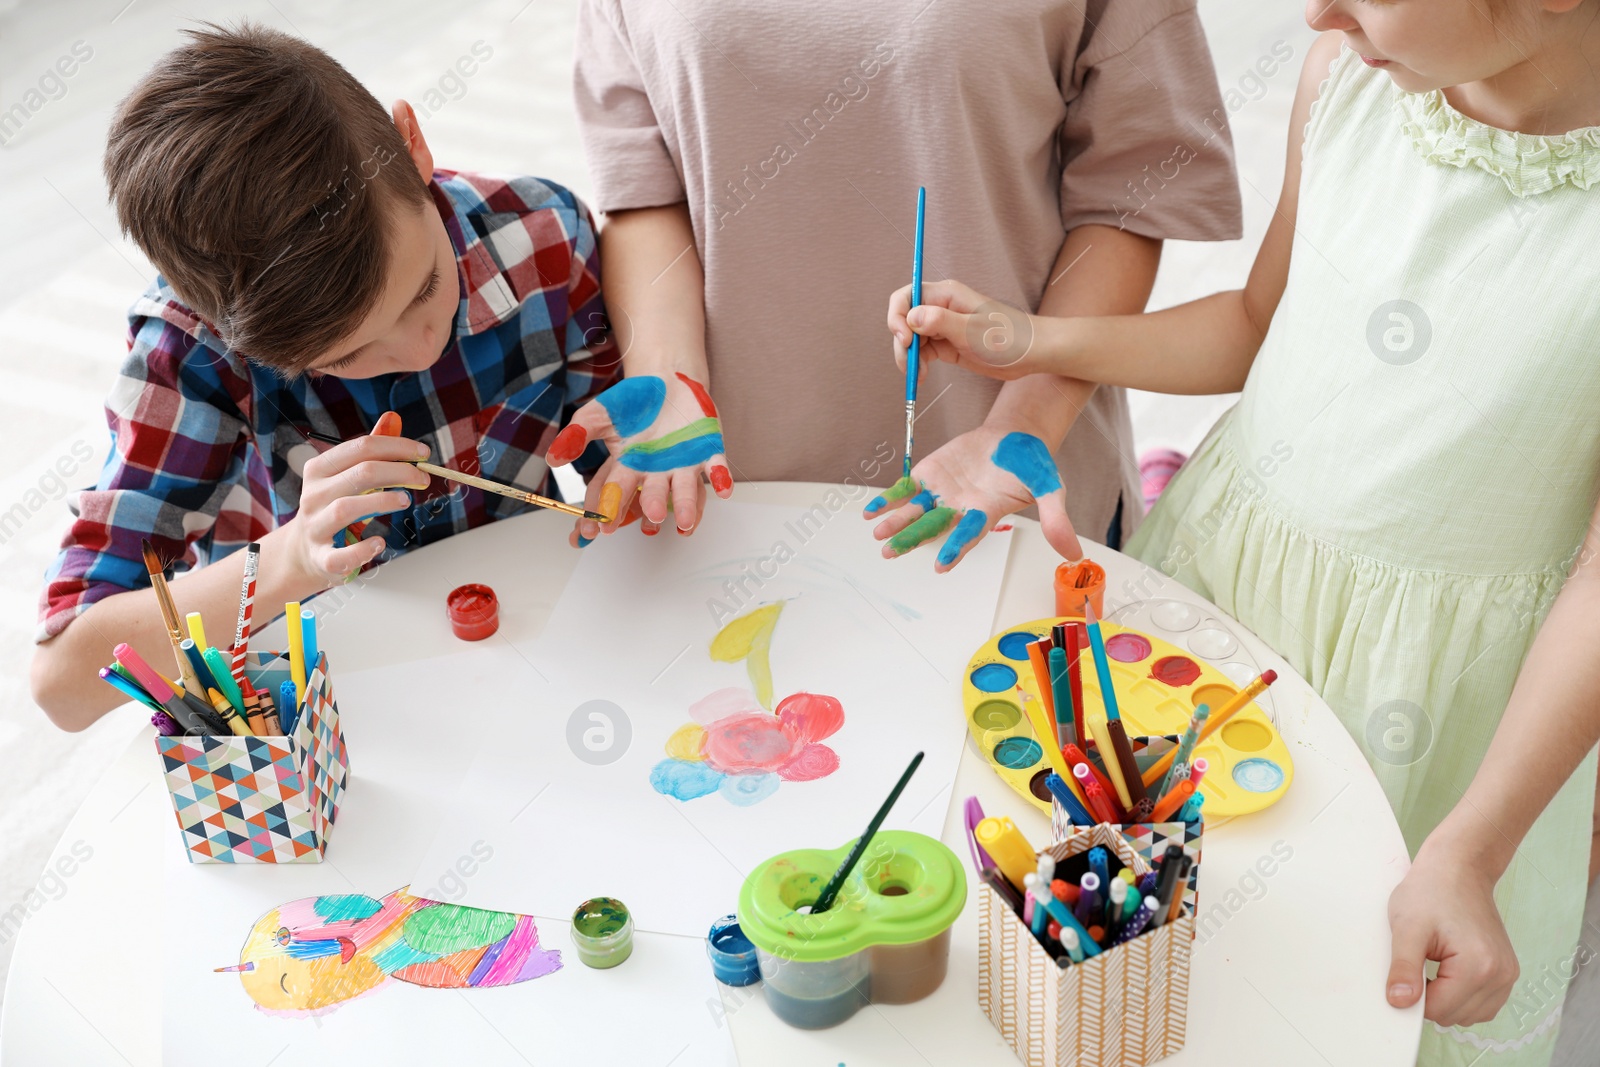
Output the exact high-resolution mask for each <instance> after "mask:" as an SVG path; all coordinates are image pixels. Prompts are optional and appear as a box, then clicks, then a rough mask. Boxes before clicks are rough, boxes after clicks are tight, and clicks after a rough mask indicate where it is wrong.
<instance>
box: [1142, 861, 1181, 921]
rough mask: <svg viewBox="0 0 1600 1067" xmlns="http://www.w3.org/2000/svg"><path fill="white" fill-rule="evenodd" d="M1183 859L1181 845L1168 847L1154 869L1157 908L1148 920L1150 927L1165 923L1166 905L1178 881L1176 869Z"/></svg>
mask: <svg viewBox="0 0 1600 1067" xmlns="http://www.w3.org/2000/svg"><path fill="white" fill-rule="evenodd" d="M1183 857H1184V851H1183V846H1182V845H1168V846H1167V851H1166V852H1165V853H1164V854H1163V855H1162V857H1161V865H1160V866H1159V867H1157V868H1156V888H1155V895H1156V899H1157V901H1159V906H1158V907H1157V908H1156V909H1155V915H1154V917H1152V918H1151V920H1150V925H1151V926H1160V925H1161V924H1162V923H1164V922H1166V921H1167V903H1168V902H1169V901H1170V900H1171V899H1172V893H1173V886H1174V885H1175V884H1176V883H1177V881H1178V873H1179V872H1178V868H1179V866H1180V865H1181V864H1182V862H1183Z"/></svg>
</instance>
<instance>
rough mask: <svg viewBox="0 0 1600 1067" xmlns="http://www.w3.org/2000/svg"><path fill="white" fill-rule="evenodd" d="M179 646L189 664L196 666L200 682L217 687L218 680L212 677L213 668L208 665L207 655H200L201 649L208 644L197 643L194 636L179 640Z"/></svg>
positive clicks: (205, 685)
mask: <svg viewBox="0 0 1600 1067" xmlns="http://www.w3.org/2000/svg"><path fill="white" fill-rule="evenodd" d="M178 647H179V648H180V649H181V650H182V651H183V655H184V658H185V659H187V660H188V661H189V666H190V667H193V668H194V673H195V676H196V677H198V678H199V679H200V684H201V685H202V686H204V687H205V688H207V689H215V688H217V680H216V679H215V678H214V677H212V674H211V668H210V667H208V666H207V665H206V661H205V657H204V656H202V655H200V650H201V649H202V648H204V647H206V646H204V645H196V644H195V641H194V638H192V637H185V638H184V639H183V640H182V641H179V642H178Z"/></svg>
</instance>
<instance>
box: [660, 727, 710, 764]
mask: <svg viewBox="0 0 1600 1067" xmlns="http://www.w3.org/2000/svg"><path fill="white" fill-rule="evenodd" d="M705 743H706V731H705V727H703V726H701V725H700V724H699V723H697V722H686V723H684V724H683V725H682V726H680V727H678V728H677V729H676V730H674V731H672V736H671V737H669V738H667V755H669V756H671V757H672V758H673V759H681V760H690V761H700V760H703V759H705V758H706V754H705V753H704V752H702V751H701V747H702V746H703V745H704V744H705Z"/></svg>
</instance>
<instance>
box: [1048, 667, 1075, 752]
mask: <svg viewBox="0 0 1600 1067" xmlns="http://www.w3.org/2000/svg"><path fill="white" fill-rule="evenodd" d="M1050 693H1051V698H1052V699H1053V701H1054V702H1055V714H1056V736H1057V737H1059V738H1060V740H1061V744H1063V745H1067V744H1073V743H1075V742H1076V741H1077V740H1078V736H1077V734H1075V733H1074V732H1073V730H1074V727H1073V723H1074V721H1076V716H1075V715H1074V714H1073V712H1074V710H1075V709H1074V708H1073V706H1072V684H1071V683H1070V682H1069V681H1068V680H1067V652H1066V649H1062V648H1052V649H1051V650H1050Z"/></svg>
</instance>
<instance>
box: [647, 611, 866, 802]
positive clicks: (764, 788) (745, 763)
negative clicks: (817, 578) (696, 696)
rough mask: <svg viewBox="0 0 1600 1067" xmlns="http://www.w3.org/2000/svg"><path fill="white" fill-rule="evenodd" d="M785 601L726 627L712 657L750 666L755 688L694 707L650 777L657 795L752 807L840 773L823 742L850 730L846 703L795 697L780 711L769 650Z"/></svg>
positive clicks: (717, 695)
mask: <svg viewBox="0 0 1600 1067" xmlns="http://www.w3.org/2000/svg"><path fill="white" fill-rule="evenodd" d="M784 603H785V602H784V601H781V600H780V601H777V602H776V603H772V604H764V605H762V606H761V607H759V608H756V609H754V610H752V611H749V612H746V613H745V614H743V615H741V616H739V617H738V618H736V619H734V620H732V621H731V622H729V623H728V624H727V625H726V626H724V627H723V628H722V629H721V630H720V631H719V632H718V633H717V636H716V637H714V638H713V639H712V641H711V658H712V659H714V660H717V661H720V662H723V663H737V662H739V661H741V660H743V661H744V664H745V669H746V671H747V672H748V674H749V676H750V682H751V685H752V687H753V688H752V689H738V688H729V689H719V690H717V691H716V692H715V693H712V694H711V695H710V696H708V697H705V698H704V699H702V700H699V701H697V702H696V703H695V704H694V705H693V706H691V707H690V708H689V718H690V719H691V720H692V721H690V722H687V723H684V724H683V725H682V726H680V727H678V729H677V730H675V731H673V734H672V736H671V737H669V738H667V745H666V748H667V757H668V758H667V759H664V760H662V761H661V762H660V763H658V764H656V765H655V767H654V768H653V769H652V770H651V771H650V785H651V787H652V788H654V789H655V791H656V792H658V793H661V794H662V795H664V796H669V797H673V798H675V799H677V800H694V799H695V798H697V797H703V796H709V795H711V794H712V793H720V794H722V796H723V798H724V799H726V800H727V801H728V802H729V803H730V804H736V805H738V806H740V807H748V806H749V805H751V804H755V803H758V802H760V801H762V800H765V799H766V798H767V797H770V796H771V795H772V794H773V793H775V792H777V791H778V783H779V782H783V781H787V782H810V781H815V780H816V779H818V778H826V777H827V776H828V775H830V774H832V773H833V772H834V771H836V770H838V769H839V756H838V754H837V753H836V752H834V751H833V749H831V748H829V747H828V746H827V745H824V744H822V742H823V741H824V740H826V739H827V738H829V737H832V736H833V735H834V734H835V733H837V732H838V731H839V728H840V727H842V726H843V725H844V705H842V704H841V703H839V701H838V700H836V699H834V698H833V697H830V696H823V695H821V694H819V693H804V692H801V693H794V694H792V695H790V696H786V697H784V698H783V699H782V700H781V701H779V702H778V706H777V707H776V708H773V707H772V667H771V664H770V660H769V657H768V649H769V648H770V647H771V644H772V634H773V631H774V630H776V629H777V626H778V618H779V616H780V615H781V614H782V613H783V606H784Z"/></svg>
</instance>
